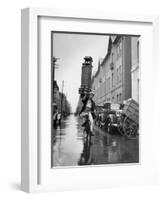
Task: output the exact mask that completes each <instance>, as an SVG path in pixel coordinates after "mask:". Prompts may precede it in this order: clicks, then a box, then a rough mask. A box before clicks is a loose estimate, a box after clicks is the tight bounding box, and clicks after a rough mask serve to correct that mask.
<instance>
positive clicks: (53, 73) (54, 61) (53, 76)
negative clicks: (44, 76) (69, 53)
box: [52, 57, 60, 101]
mask: <svg viewBox="0 0 163 200" xmlns="http://www.w3.org/2000/svg"><path fill="white" fill-rule="evenodd" d="M59 59H60V58H56V57H53V59H52V92H53V94H52V101H53V100H54V81H55V69H58V67H57V66H58V64H56V62H57V60H59Z"/></svg>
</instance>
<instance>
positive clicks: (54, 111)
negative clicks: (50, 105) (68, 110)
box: [53, 105, 58, 128]
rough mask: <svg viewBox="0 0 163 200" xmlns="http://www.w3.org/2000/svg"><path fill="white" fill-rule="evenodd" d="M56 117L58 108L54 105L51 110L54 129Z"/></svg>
mask: <svg viewBox="0 0 163 200" xmlns="http://www.w3.org/2000/svg"><path fill="white" fill-rule="evenodd" d="M57 115H58V108H57V105H54V109H53V127H54V128H55V127H56V126H57Z"/></svg>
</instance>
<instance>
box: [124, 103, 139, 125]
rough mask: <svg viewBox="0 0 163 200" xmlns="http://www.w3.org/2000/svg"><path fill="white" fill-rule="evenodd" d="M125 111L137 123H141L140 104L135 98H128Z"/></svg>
mask: <svg viewBox="0 0 163 200" xmlns="http://www.w3.org/2000/svg"><path fill="white" fill-rule="evenodd" d="M123 112H124V113H125V114H126V116H127V117H128V118H130V119H131V120H133V121H134V122H136V123H139V104H138V103H137V102H136V101H135V100H133V99H128V100H127V102H126V104H125V106H124V109H123Z"/></svg>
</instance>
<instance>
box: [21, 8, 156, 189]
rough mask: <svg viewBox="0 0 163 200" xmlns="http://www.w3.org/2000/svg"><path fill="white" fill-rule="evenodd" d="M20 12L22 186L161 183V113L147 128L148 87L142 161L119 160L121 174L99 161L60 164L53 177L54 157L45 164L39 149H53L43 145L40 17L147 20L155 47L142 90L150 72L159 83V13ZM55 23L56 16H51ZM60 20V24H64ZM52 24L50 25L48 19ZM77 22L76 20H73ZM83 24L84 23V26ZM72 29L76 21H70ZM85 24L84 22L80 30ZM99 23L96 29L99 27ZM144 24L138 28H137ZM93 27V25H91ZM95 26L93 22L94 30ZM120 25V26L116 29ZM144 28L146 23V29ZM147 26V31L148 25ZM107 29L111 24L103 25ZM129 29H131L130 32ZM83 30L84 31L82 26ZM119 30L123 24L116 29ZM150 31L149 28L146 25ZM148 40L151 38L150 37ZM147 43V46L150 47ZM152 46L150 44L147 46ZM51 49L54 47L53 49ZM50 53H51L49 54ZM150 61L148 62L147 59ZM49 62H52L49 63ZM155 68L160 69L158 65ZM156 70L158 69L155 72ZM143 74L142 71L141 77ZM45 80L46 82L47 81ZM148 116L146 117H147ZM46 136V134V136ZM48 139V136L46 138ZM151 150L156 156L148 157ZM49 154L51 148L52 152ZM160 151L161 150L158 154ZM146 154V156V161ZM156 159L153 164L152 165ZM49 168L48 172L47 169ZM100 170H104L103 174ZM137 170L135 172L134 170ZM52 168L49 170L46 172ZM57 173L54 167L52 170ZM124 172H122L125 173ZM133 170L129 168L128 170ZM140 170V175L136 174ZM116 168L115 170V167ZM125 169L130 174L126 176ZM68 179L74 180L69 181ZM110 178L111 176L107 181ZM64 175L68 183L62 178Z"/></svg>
mask: <svg viewBox="0 0 163 200" xmlns="http://www.w3.org/2000/svg"><path fill="white" fill-rule="evenodd" d="M21 13H22V16H21V66H22V70H21V98H22V99H21V102H22V104H21V119H22V122H21V187H22V190H23V191H26V192H37V191H59V190H70V189H89V188H90V189H95V188H106V187H114V186H123V185H124V186H125V185H143V184H155V183H158V177H159V174H158V156H157V151H158V145H157V141H156V138H155V137H154V135H155V136H157V135H158V132H159V131H156V133H155V134H154V130H158V127H157V119H155V118H152V127H150V128H148V127H147V126H148V119H149V117H148V118H146V116H147V115H148V111H147V108H146V107H143V105H144V102H145V100H146V99H147V98H149V92H147V93H146V94H145V95H143V99H142V101H141V103H142V104H143V105H141V109H142V112H143V113H145V114H143V115H142V118H141V120H142V119H143V121H144V123H143V125H142V132H145V131H148V134H150V137H152V139H151V138H149V139H148V141H147V140H146V139H147V136H146V135H145V134H143V136H142V137H141V151H142V152H143V153H142V156H141V161H140V164H139V165H136V166H135V165H130V166H127V167H126V166H125V165H123V166H115V167H116V170H117V177H116V176H112V177H111V174H110V175H109V173H112V172H108V173H107V170H109V171H113V168H114V165H113V166H111V167H108V166H105V167H104V168H99V167H97V168H96V167H95V168H94V167H91V168H90V167H84V168H82V169H81V168H75V169H74V168H68V169H55V174H54V176H53V180H54V177H55V180H54V182H53V181H51V180H50V178H49V177H50V176H51V175H50V174H51V170H54V169H51V168H50V163H46V166H45V167H44V166H43V161H42V160H41V159H40V156H41V155H40V154H41V152H43V154H45V153H48V151H47V150H44V149H45V148H46V146H42V143H41V142H40V125H39V122H40V105H42V104H41V103H40V99H39V98H40V94H39V90H40V80H41V79H40V74H39V67H40V62H39V58H38V57H39V51H40V49H39V48H40V46H39V36H38V35H39V31H40V30H41V29H40V27H39V23H40V22H39V19H40V18H46V20H48V19H62V21H64V20H65V21H66V20H67V21H69V22H70V23H71V22H72V21H76V22H75V23H79V22H83V21H84V23H85V22H87V21H90V22H91V23H98V24H100V23H105V24H107V23H109V22H115V23H117V24H118V23H119V24H121V25H122V29H121V30H123V24H126V25H127V24H131V25H132V24H136V25H138V26H139V25H141V27H142V29H143V27H144V28H145V27H146V25H148V26H149V35H150V36H149V37H150V39H152V41H151V42H152V44H151V47H152V50H151V52H149V54H150V56H151V58H150V59H151V60H150V61H152V63H151V62H150V63H149V74H148V77H149V78H147V75H145V74H146V69H143V71H142V74H143V75H142V76H143V78H145V79H144V80H145V81H144V87H143V88H142V91H141V93H143V91H145V90H146V89H147V87H148V86H151V85H150V78H151V77H153V79H154V81H155V82H154V83H153V86H152V87H154V86H157V72H158V16H140V15H128V14H115V13H103V12H96V13H94V12H92V11H91V12H88V11H87V12H83V11H78V10H77V11H76V10H71V11H65V10H58V9H57V10H55V9H49V8H25V9H22V12H21ZM44 23H45V27H46V23H47V24H48V22H44ZM50 23H53V22H50ZM60 26H61V27H62V30H65V31H66V30H68V29H67V27H66V26H65V27H63V25H60ZM60 26H59V27H60ZM47 27H50V28H49V29H51V25H47ZM74 27H75V25H74ZM81 28H82V27H81ZM71 29H73V25H72V24H71ZM79 29H80V26H79V28H78V30H79ZM95 29H96V28H95ZM95 29H94V30H95ZM138 29H139V28H138ZM90 30H91V28H90ZM94 30H93V27H92V31H94ZM115 30H116V29H115ZM134 30H135V31H136V28H133V29H132V27H131V28H129V29H128V30H126V32H125V34H127V33H130V34H132V33H133V34H135V32H134ZM144 30H145V29H144ZM144 30H142V31H144ZM102 31H103V32H104V31H107V30H104V29H103V30H102ZM127 31H128V32H127ZM83 32H84V31H83ZM117 32H118V29H117ZM146 32H148V30H146ZM147 35H148V34H147V33H144V38H145V37H146V36H147ZM148 40H149V38H148ZM145 48H147V47H144V51H145ZM146 50H147V49H146ZM49 52H50V49H49ZM143 54H144V55H145V52H141V57H142V56H143ZM49 56H50V54H49ZM147 57H148V55H145V56H144V62H146V61H147ZM147 63H148V62H146V64H147ZM49 64H50V63H49ZM153 69H155V70H153ZM153 71H154V73H153ZM141 78H142V77H141ZM42 84H43V83H42ZM157 97H158V93H157V91H156V90H155V91H154V94H153V96H152V98H151V100H149V102H148V104H150V103H151V102H155V103H156V102H157ZM150 110H151V112H152V113H153V115H155V114H156V112H155V110H154V109H153V108H150ZM143 117H144V118H143ZM42 137H44V136H42ZM152 141H153V143H154V144H153V145H154V147H153V150H151V148H150V145H151V143H152ZM45 143H46V141H45ZM143 145H144V147H143ZM147 151H148V152H149V154H150V155H149V156H151V158H150V159H151V160H150V159H149V158H148V152H147ZM49 154H50V152H49ZM155 154H156V156H154V155H155ZM145 160H146V161H145ZM151 163H152V166H148V165H149V164H151ZM47 168H48V170H49V172H50V173H49V172H48V170H47ZM100 170H101V171H102V172H101V175H100V176H99V175H98V174H99V172H100ZM132 170H133V176H132V177H131V175H130V174H131V173H132ZM46 171H47V172H46ZM46 173H47V174H49V175H47V177H46V178H45V179H46V181H45V182H44V179H42V180H43V182H42V180H41V178H40V177H41V176H42V177H44V176H46ZM52 173H53V172H52ZM121 173H122V174H123V175H121ZM127 173H128V174H127ZM134 173H135V175H134ZM112 174H113V173H112ZM124 174H126V175H125V176H124ZM64 178H65V179H66V180H69V181H65V180H64ZM108 180H110V182H108ZM63 181H65V183H64V184H63Z"/></svg>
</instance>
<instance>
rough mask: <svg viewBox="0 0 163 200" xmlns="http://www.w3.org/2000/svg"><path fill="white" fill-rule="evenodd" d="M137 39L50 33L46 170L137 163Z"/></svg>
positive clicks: (138, 47) (138, 64)
mask: <svg viewBox="0 0 163 200" xmlns="http://www.w3.org/2000/svg"><path fill="white" fill-rule="evenodd" d="M140 39H141V36H140V35H123V34H114V33H108V34H99V33H97V34H94V33H93V34H92V33H78V32H77V33H74V32H55V31H52V32H51V88H49V89H51V108H49V109H51V167H52V168H55V167H74V166H87V165H89V166H90V165H91V166H96V165H109V164H129V163H135V164H136V163H139V157H140V156H139V149H140V144H139V134H140V132H139V101H140V46H141V40H140Z"/></svg>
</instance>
